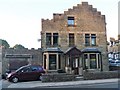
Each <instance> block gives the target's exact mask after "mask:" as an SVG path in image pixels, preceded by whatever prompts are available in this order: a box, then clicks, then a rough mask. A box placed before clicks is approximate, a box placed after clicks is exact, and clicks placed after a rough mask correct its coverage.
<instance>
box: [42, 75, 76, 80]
mask: <svg viewBox="0 0 120 90" xmlns="http://www.w3.org/2000/svg"><path fill="white" fill-rule="evenodd" d="M41 81H42V82H65V81H75V75H72V74H66V73H49V74H45V75H42V80H41Z"/></svg>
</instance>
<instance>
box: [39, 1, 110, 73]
mask: <svg viewBox="0 0 120 90" xmlns="http://www.w3.org/2000/svg"><path fill="white" fill-rule="evenodd" d="M68 19H69V20H68ZM69 23H70V25H69ZM47 33H48V34H51V35H50V37H51V38H49V36H48V39H49V40H51V41H50V44H49V45H48V44H47V43H48V42H47ZM54 33H57V34H58V37H57V38H58V42H57V45H54V42H55V40H54ZM70 34H73V36H72V38H74V40H73V42H74V45H72V46H75V47H76V48H77V49H79V50H80V51H81V50H83V49H85V48H97V49H98V50H99V51H100V52H101V53H100V55H101V60H102V61H101V64H102V65H101V66H102V68H103V70H104V71H107V70H108V59H107V34H106V20H105V15H102V14H101V12H100V11H98V10H97V8H93V6H92V5H89V4H88V2H82V4H77V6H73V8H72V9H71V8H70V9H68V11H64V13H62V14H58V13H54V14H53V19H51V20H49V19H46V20H45V19H42V31H41V40H42V41H41V47H42V48H43V49H47V48H56V47H57V48H60V49H61V51H63V53H65V52H66V51H67V50H68V49H69V48H70V47H71V46H70V37H71V36H70ZM87 35H89V40H90V41H89V42H88V43H89V44H90V45H86V42H87V40H86V41H85V39H86V36H87ZM92 35H94V36H95V39H94V40H95V45H92V43H93V42H94V40H93V41H92ZM72 44H73V43H72ZM48 54H50V52H49V53H48ZM43 57H44V56H43ZM48 57H49V55H48ZM65 57H66V56H61V58H62V59H61V64H62V65H61V66H62V67H61V68H65V59H66V58H65ZM68 58H69V57H68ZM68 58H67V59H68ZM81 58H82V56H80V57H79V59H80V60H81ZM46 60H47V62H48V61H49V59H46ZM48 64H49V63H48ZM81 67H82V66H81Z"/></svg>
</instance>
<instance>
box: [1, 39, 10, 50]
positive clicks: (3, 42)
mask: <svg viewBox="0 0 120 90" xmlns="http://www.w3.org/2000/svg"><path fill="white" fill-rule="evenodd" d="M0 45H1V46H2V47H4V48H9V47H10V45H9V44H8V42H7V41H6V40H3V39H0Z"/></svg>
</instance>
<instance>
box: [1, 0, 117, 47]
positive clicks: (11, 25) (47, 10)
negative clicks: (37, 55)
mask: <svg viewBox="0 0 120 90" xmlns="http://www.w3.org/2000/svg"><path fill="white" fill-rule="evenodd" d="M82 1H87V2H88V3H89V4H90V5H93V7H94V8H97V10H98V11H101V13H102V14H103V15H105V16H106V22H107V26H106V28H107V36H108V40H109V37H114V38H116V39H117V33H118V1H119V0H0V39H5V40H7V41H8V43H9V44H10V46H11V47H13V46H14V45H15V44H22V45H23V46H25V47H26V48H40V42H38V41H37V40H38V39H39V38H40V31H41V19H42V18H44V19H47V18H48V19H51V18H52V17H53V13H63V12H64V11H66V10H68V8H72V7H73V6H76V5H77V4H81V2H82Z"/></svg>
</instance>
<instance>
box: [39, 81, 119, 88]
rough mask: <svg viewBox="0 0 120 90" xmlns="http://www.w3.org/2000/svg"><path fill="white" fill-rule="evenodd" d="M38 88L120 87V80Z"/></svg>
mask: <svg viewBox="0 0 120 90" xmlns="http://www.w3.org/2000/svg"><path fill="white" fill-rule="evenodd" d="M37 88H120V86H119V87H118V82H114V83H99V84H83V85H80V84H78V85H63V86H50V87H37Z"/></svg>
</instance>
